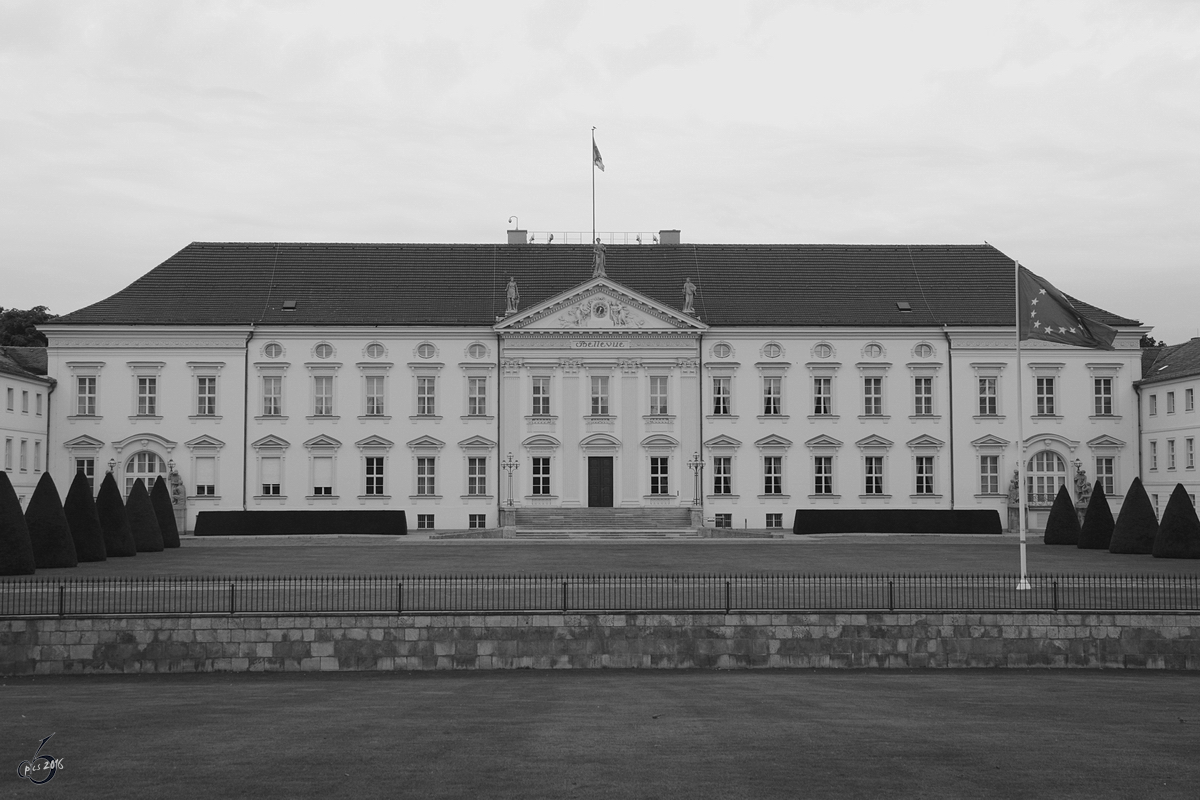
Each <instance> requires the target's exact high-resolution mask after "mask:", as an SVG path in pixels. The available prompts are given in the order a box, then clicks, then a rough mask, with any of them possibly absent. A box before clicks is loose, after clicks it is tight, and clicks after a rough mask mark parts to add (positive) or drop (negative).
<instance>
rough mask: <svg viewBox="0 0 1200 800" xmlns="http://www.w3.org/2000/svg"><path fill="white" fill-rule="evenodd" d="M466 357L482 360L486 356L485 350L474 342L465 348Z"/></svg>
mask: <svg viewBox="0 0 1200 800" xmlns="http://www.w3.org/2000/svg"><path fill="white" fill-rule="evenodd" d="M467 355H469V356H470V357H471V358H483V357H484V356H486V355H487V348H486V347H484V346H483V345H481V344H480V343H479V342H475V343H474V344H473V345H471V346H470V347H468V348H467Z"/></svg>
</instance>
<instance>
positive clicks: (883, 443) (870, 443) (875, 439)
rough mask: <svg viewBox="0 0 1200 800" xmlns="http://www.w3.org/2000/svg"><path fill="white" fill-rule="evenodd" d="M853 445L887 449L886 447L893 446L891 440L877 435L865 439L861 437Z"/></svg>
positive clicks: (873, 434)
mask: <svg viewBox="0 0 1200 800" xmlns="http://www.w3.org/2000/svg"><path fill="white" fill-rule="evenodd" d="M854 444H855V446H856V447H874V448H879V447H882V448H888V447H891V446H892V445H893V444H894V442H892V440H891V439H885V438H883V437H882V436H880V435H879V434H878V433H872V434H871V435H870V436H866V437H863V438H862V439H859V440H858V441H857V442H855V443H854Z"/></svg>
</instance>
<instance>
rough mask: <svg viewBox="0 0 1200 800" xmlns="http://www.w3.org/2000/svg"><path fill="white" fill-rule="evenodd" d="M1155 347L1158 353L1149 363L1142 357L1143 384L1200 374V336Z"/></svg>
mask: <svg viewBox="0 0 1200 800" xmlns="http://www.w3.org/2000/svg"><path fill="white" fill-rule="evenodd" d="M1155 349H1156V350H1157V353H1156V354H1155V355H1154V357H1153V359H1151V360H1150V361H1149V363H1147V359H1146V358H1143V359H1142V383H1143V384H1146V383H1160V382H1162V381H1169V380H1174V379H1176V378H1187V377H1190V376H1192V375H1200V337H1197V338H1195V339H1192V340H1190V341H1187V342H1184V343H1183V344H1172V345H1167V346H1166V347H1159V348H1155Z"/></svg>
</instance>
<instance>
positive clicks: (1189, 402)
mask: <svg viewBox="0 0 1200 800" xmlns="http://www.w3.org/2000/svg"><path fill="white" fill-rule="evenodd" d="M1183 410H1184V411H1195V410H1196V390H1195V389H1184V390H1183Z"/></svg>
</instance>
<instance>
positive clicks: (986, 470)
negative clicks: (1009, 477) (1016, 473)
mask: <svg viewBox="0 0 1200 800" xmlns="http://www.w3.org/2000/svg"><path fill="white" fill-rule="evenodd" d="M979 493H980V494H1000V456H980V457H979Z"/></svg>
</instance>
